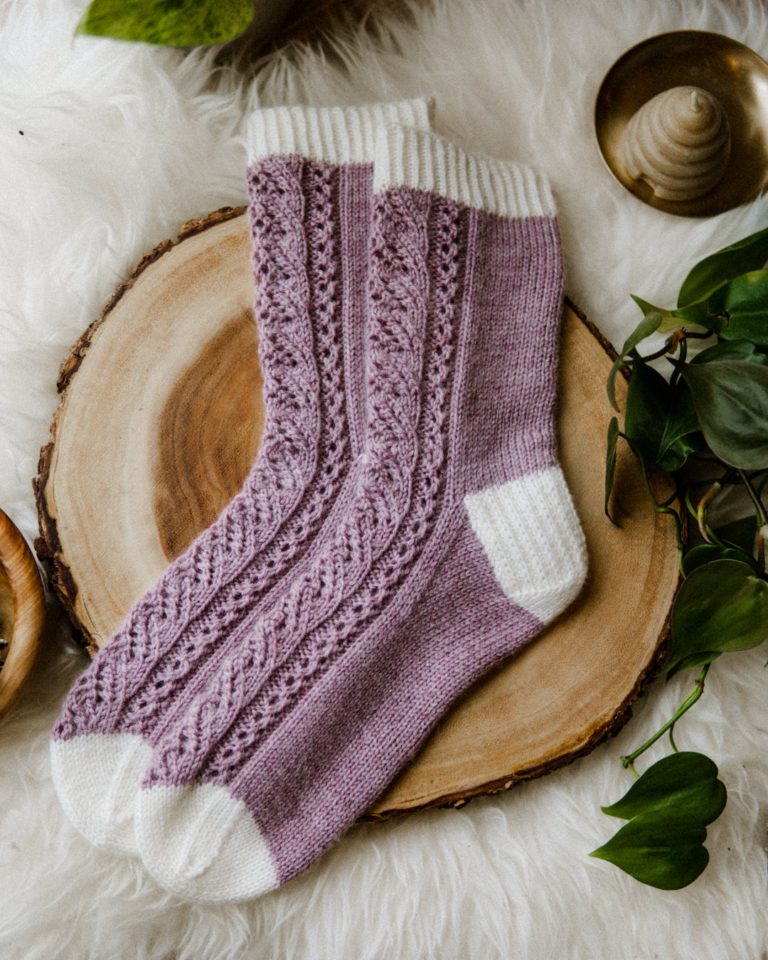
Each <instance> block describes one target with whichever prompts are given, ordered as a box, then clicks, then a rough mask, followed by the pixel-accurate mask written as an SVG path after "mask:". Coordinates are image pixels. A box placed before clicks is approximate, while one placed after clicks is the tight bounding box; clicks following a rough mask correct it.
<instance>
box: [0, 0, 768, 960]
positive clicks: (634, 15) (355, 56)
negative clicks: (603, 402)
mask: <svg viewBox="0 0 768 960" xmlns="http://www.w3.org/2000/svg"><path fill="white" fill-rule="evenodd" d="M83 6H84V0H5V2H3V3H1V4H0V143H1V144H2V148H1V149H0V197H1V198H2V201H1V203H0V338H1V339H0V344H1V347H2V349H0V456H1V457H2V460H0V464H1V466H2V469H0V504H1V505H2V506H3V507H4V508H5V509H6V510H7V511H8V512H9V513H10V514H11V515H12V516H13V517H14V518H15V520H16V521H17V523H19V525H20V526H21V527H22V528H23V530H24V532H25V533H26V534H27V535H28V536H30V537H32V536H34V534H35V532H36V516H35V509H34V504H33V499H32V494H31V488H30V481H31V478H32V476H33V474H34V473H35V468H36V460H37V455H38V451H39V448H40V445H41V444H42V443H43V442H44V441H45V439H46V436H47V432H48V424H49V421H50V417H51V414H52V412H53V409H54V407H55V404H56V394H55V388H54V383H55V379H56V372H57V368H58V365H59V363H60V362H61V360H62V359H63V358H64V356H65V355H66V354H67V352H68V350H69V347H70V345H71V343H72V342H73V341H74V340H75V338H76V337H77V336H78V334H79V333H80V332H81V330H82V329H83V328H84V327H85V326H86V325H87V324H88V323H89V321H90V320H91V319H92V318H93V316H94V315H95V314H96V313H97V312H98V311H99V309H100V307H101V305H102V304H103V302H104V301H105V300H106V298H107V297H108V295H109V294H110V292H111V291H112V289H113V288H114V286H115V285H116V284H117V282H118V281H119V280H120V279H121V278H123V277H125V276H126V274H127V273H128V272H129V271H130V270H131V267H132V266H133V264H134V263H135V262H136V260H137V259H138V258H139V257H140V255H141V254H142V253H143V252H145V251H146V250H147V249H149V248H150V247H151V246H152V245H153V244H155V243H157V242H158V241H159V240H161V239H163V238H164V237H166V236H170V235H173V234H174V233H175V231H176V229H177V228H178V226H179V225H180V224H181V222H182V221H184V220H185V219H187V218H189V217H192V216H196V215H198V214H202V213H205V212H206V211H208V210H210V209H212V208H215V207H218V206H221V205H223V204H226V203H239V202H243V201H244V196H245V193H244V184H243V151H242V148H241V146H240V144H239V142H238V139H237V134H238V130H239V127H240V123H241V120H242V116H243V114H244V111H245V110H246V109H247V108H248V106H253V105H255V104H257V103H258V102H263V103H278V102H300V101H304V102H314V103H326V104H330V103H336V102H361V101H367V100H378V99H383V98H390V97H395V96H406V95H412V94H415V93H435V94H436V96H437V103H438V125H439V127H440V129H441V130H442V131H443V132H444V133H448V134H450V135H453V136H455V137H456V138H458V139H459V140H460V141H462V142H463V143H465V144H468V145H471V146H473V147H481V148H483V149H484V150H485V151H487V152H489V153H491V154H497V155H499V156H506V157H513V158H516V159H519V160H523V161H527V162H530V163H534V164H537V165H539V166H541V167H543V168H544V169H545V170H546V171H547V172H548V173H549V174H550V176H551V178H552V180H553V183H554V187H555V192H556V197H557V201H558V205H559V209H560V216H561V224H562V229H563V235H564V244H565V251H566V257H567V268H568V288H569V291H570V293H571V295H572V296H573V297H574V299H575V300H576V302H577V303H579V304H580V305H581V307H582V308H583V309H585V310H586V311H587V313H588V314H589V315H590V316H591V317H592V319H593V320H594V321H595V322H596V323H597V324H598V325H599V326H600V327H601V328H602V330H603V331H604V332H605V333H606V334H607V335H608V336H609V337H610V338H611V339H612V340H613V341H614V342H615V343H618V342H619V341H620V340H622V339H623V337H624V335H625V334H626V332H627V331H628V330H629V329H630V328H631V327H632V326H633V325H634V324H635V322H636V320H637V314H636V308H635V307H634V306H633V305H632V304H631V303H630V302H629V300H628V295H629V293H630V292H637V293H639V294H641V295H643V296H646V297H648V298H649V299H652V300H654V301H660V302H668V301H670V300H671V299H672V297H673V295H674V293H675V292H676V290H677V286H678V285H679V283H680V281H681V279H682V277H683V275H684V274H685V272H686V271H687V268H688V266H689V265H690V263H691V262H692V261H693V260H694V259H696V258H698V257H700V256H702V255H704V254H705V253H707V252H709V251H711V250H712V249H715V248H716V247H719V246H721V245H723V244H725V243H727V242H729V241H733V240H735V239H737V238H738V237H740V236H742V235H745V234H746V233H748V232H750V231H752V230H755V229H758V228H759V227H762V226H765V222H766V213H768V198H763V199H761V200H760V201H758V202H756V203H754V204H752V205H751V206H749V207H746V208H743V209H740V210H736V211H732V212H730V213H728V214H725V215H722V216H720V217H718V218H715V219H710V220H703V221H694V220H682V219H677V218H673V217H669V216H665V215H664V214H660V213H657V212H654V211H653V210H650V209H649V208H647V207H644V206H643V205H641V204H640V203H639V202H637V201H635V200H634V198H633V197H631V196H630V195H629V194H628V193H626V192H625V191H624V190H623V189H622V188H621V187H620V186H619V185H618V184H617V183H616V182H615V181H614V180H613V179H612V178H611V176H610V175H609V174H608V173H607V172H606V170H605V169H604V167H603V165H602V161H601V160H600V157H599V155H598V152H597V148H596V146H595V141H594V136H593V128H592V107H593V101H594V97H595V93H596V90H597V87H598V85H599V82H600V79H601V78H602V76H603V75H604V73H605V71H606V70H607V69H608V67H609V66H610V65H611V63H612V62H613V61H614V60H615V59H616V57H617V56H618V55H619V54H621V53H622V52H623V51H624V50H625V49H627V48H628V47H629V46H631V45H632V44H634V43H635V42H637V41H639V40H641V39H643V38H644V37H647V36H650V35H652V34H654V33H658V32H662V31H666V30H672V29H678V28H701V29H709V30H715V31H720V32H724V33H727V34H729V35H731V36H733V37H735V38H736V39H739V40H742V41H744V42H747V43H749V44H750V45H751V46H752V47H753V48H754V49H756V50H757V51H759V52H763V53H765V52H766V51H768V10H766V8H765V6H764V5H763V4H761V3H760V2H758V0H753V2H751V3H747V2H742V3H729V2H725V0H721V2H715V0H709V2H701V0H676V2H669V0H665V2H661V0H656V2H641V3H638V2H636V0H616V2H613V3H607V2H605V0H545V2H535V3H534V2H528V3H524V2H519V0H515V2H513V0H473V2H471V3H468V2H465V0H435V2H434V3H433V4H432V5H431V6H430V5H428V4H425V3H416V2H415V0H411V11H410V12H411V17H410V19H409V18H407V17H402V16H400V17H398V16H395V15H394V14H388V15H387V18H385V19H381V20H379V21H377V22H376V23H374V24H373V25H370V24H369V26H373V27H374V29H373V30H372V31H371V32H368V33H363V31H361V30H357V31H352V32H351V33H347V34H344V35H343V38H342V34H338V36H339V37H340V39H338V42H337V48H336V54H337V55H336V56H335V57H328V56H323V55H320V54H319V53H318V52H317V51H313V50H312V49H304V48H294V49H292V50H289V51H288V52H287V53H284V54H283V55H281V56H277V57H275V58H273V59H272V60H270V61H268V62H266V63H265V64H264V65H263V66H262V68H261V70H260V72H259V74H258V76H257V78H256V80H255V82H253V83H249V84H238V82H237V78H233V77H231V76H220V77H212V72H211V65H210V59H209V58H207V57H205V56H198V55H194V56H189V57H186V58H184V57H183V56H182V55H180V54H179V53H176V52H173V51H167V50H159V49H151V48H144V47H141V46H138V45H131V44H119V43H114V42H111V41H109V40H96V39H90V38H83V37H80V38H77V39H73V30H74V26H75V24H76V22H77V19H78V15H79V13H80V12H81V10H82V8H83ZM216 84H218V87H217V86H216ZM606 415H607V410H606ZM595 495H596V496H599V492H598V491H596V492H595ZM617 602H620V599H619V598H617ZM50 633H51V635H50V637H49V641H48V645H47V650H46V656H45V659H44V663H43V665H42V666H41V668H40V670H39V673H38V676H37V678H36V681H35V683H34V685H33V686H32V687H31V688H30V689H29V691H28V693H27V695H26V696H25V697H24V699H23V700H22V702H21V703H20V704H19V705H18V707H17V708H16V709H14V710H13V712H12V713H11V714H10V715H8V716H7V717H6V718H5V720H4V721H3V722H2V724H1V725H0V891H2V907H1V908H0V956H2V958H3V960H17V958H19V960H38V958H39V960H55V958H62V960H111V958H115V960H123V958H125V960H143V958H148V960H149V958H151V960H171V958H174V960H192V958H194V960H234V958H254V960H256V958H259V960H283V958H286V960H287V958H290V960H346V958H350V960H352V958H354V960H373V958H385V957H387V958H398V960H428V958H436V960H454V958H455V960H475V958H477V960H480V958H483V960H494V958H500V960H510V958H525V960H577V958H590V960H600V958H605V960H608V958H611V960H617V958H618V960H650V958H664V960H679V958H686V960H687V958H696V960H759V958H760V957H761V956H762V955H763V951H765V950H766V948H768V930H767V929H766V919H765V918H766V893H768V884H767V882H766V857H765V853H764V850H763V847H764V844H765V841H766V835H765V824H766V817H767V816H768V810H767V809H766V793H767V791H766V788H767V787H768V761H767V760H766V753H767V751H766V743H768V740H767V739H766V738H767V737H768V723H767V721H766V714H765V671H764V669H763V666H764V662H765V650H764V649H762V650H758V651H753V652H751V653H747V654H739V655H734V656H731V657H726V658H724V659H723V661H721V662H719V663H718V664H717V665H716V667H715V668H714V669H713V670H712V673H711V679H710V680H709V682H708V685H707V691H706V694H705V696H704V698H703V699H702V700H701V701H700V703H699V704H698V705H697V706H696V708H695V710H694V711H693V712H692V713H691V714H689V715H688V716H687V717H686V718H685V720H684V721H683V722H682V723H681V724H680V726H679V729H678V731H677V739H678V742H679V744H680V746H681V747H682V748H687V749H699V750H702V751H704V752H706V753H708V754H709V755H711V756H712V757H714V758H716V760H717V762H718V763H719V765H720V770H721V775H722V777H723V779H724V780H725V781H726V783H727V785H728V788H729V802H728V806H727V807H726V810H725V813H724V814H723V816H722V817H721V818H720V819H719V820H718V821H717V822H716V823H715V824H714V825H713V826H712V827H711V828H710V830H709V839H708V847H709V849H710V851H711V854H712V863H711V865H710V867H709V868H708V869H707V871H706V872H705V873H704V875H703V876H702V877H701V878H700V879H699V880H698V881H696V883H695V884H693V885H692V886H691V887H689V888H687V889H685V890H682V891H679V892H674V893H662V892H660V891H657V890H654V889H652V888H650V887H645V886H641V885H640V884H638V883H636V882H635V881H633V880H631V879H630V878H629V877H627V876H626V875H624V874H623V873H621V872H620V871H619V870H617V869H616V868H614V867H612V866H610V865H609V864H607V863H604V862H601V861H598V860H595V859H593V858H589V857H588V856H587V854H588V851H589V850H591V849H593V848H594V847H596V846H598V845H599V844H600V843H602V842H604V841H605V840H606V839H607V838H608V837H609V836H610V835H611V834H612V832H613V831H614V829H615V827H616V825H617V823H616V822H615V821H612V820H609V819H608V818H607V817H605V816H604V815H603V814H602V813H601V812H600V810H599V805H600V804H604V803H608V802H611V801H613V800H615V799H617V798H618V797H619V796H620V795H621V794H622V793H623V792H624V791H625V790H626V788H627V787H628V785H629V776H628V774H627V773H626V772H624V771H623V770H622V768H621V765H620V763H619V756H620V755H621V754H622V753H625V752H627V751H628V750H630V749H631V748H632V747H633V746H635V745H637V744H638V743H641V742H642V741H643V740H644V739H645V738H646V737H647V736H648V735H650V733H651V732H653V730H655V729H657V727H658V726H659V725H660V724H661V723H662V722H663V721H664V720H665V719H666V718H667V717H668V716H669V715H670V714H671V712H672V710H673V709H674V706H675V705H676V704H677V703H678V702H679V701H680V699H681V698H682V696H683V695H684V694H685V693H686V692H687V690H688V689H689V687H690V684H691V677H690V675H689V674H686V675H683V676H678V677H676V678H675V679H674V680H673V681H672V682H670V683H669V684H665V683H664V682H663V680H659V681H657V682H656V683H655V684H654V685H653V687H652V688H651V690H650V691H649V693H648V695H647V697H646V698H645V700H644V701H642V702H641V703H640V704H639V706H638V708H637V709H636V711H635V717H634V719H633V720H632V721H631V722H630V724H629V725H628V726H627V727H626V728H625V730H624V731H623V732H622V733H621V734H620V735H619V736H618V737H617V738H616V739H614V740H612V741H610V742H608V743H607V744H604V745H603V746H601V747H599V748H598V749H597V750H595V751H594V752H593V753H592V754H591V755H590V756H589V757H587V758H585V759H582V760H579V761H578V762H576V763H574V764H572V765H571V766H569V767H567V768H565V769H563V770H560V771H559V772H557V773H555V774H552V775H550V776H548V777H546V778H545V779H542V780H538V781H535V782H531V783H528V784H526V785H523V786H519V787H516V788H515V789H513V790H512V791H511V792H509V793H507V794H503V795H499V796H495V797H490V798H483V799H478V800H475V801H473V802H472V803H471V804H469V805H468V806H467V807H465V808H463V809H461V810H438V811H433V812H428V813H424V814H417V815H413V816H410V817H407V818H403V819H400V820H398V821H394V822H391V823H387V824H383V825H363V826H360V827H357V828H355V829H354V830H353V831H352V833H351V834H350V835H348V836H347V837H346V838H345V839H344V840H343V841H342V842H341V843H339V844H338V845H337V846H336V847H335V848H334V849H333V850H332V851H331V852H330V853H329V854H328V855H326V856H325V857H324V858H323V859H322V860H321V861H320V862H319V863H318V864H317V865H316V867H315V868H314V869H312V870H311V871H310V872H309V873H308V874H306V875H305V876H303V877H301V878H299V879H298V880H296V881H294V882H292V883H291V884H290V885H288V886H287V887H286V888H285V889H283V890H280V891H278V892H276V893H275V894H273V895H270V896H268V897H265V898H264V899H263V900H261V901H258V902H255V903H252V904H245V905H239V906H226V907H218V908H204V907H200V906H190V905H188V904H185V903H184V902H182V901H179V900H177V899H175V898H173V897H171V896H167V895H164V894H163V893H162V892H160V891H158V889H157V888H156V886H155V885H154V884H153V883H152V882H151V881H150V880H149V879H148V877H147V876H146V874H145V873H144V872H143V870H142V868H141V866H140V865H139V864H138V863H134V862H130V861H128V860H123V859H120V858H118V857H114V856H110V855H107V854H103V853H100V852H97V851H96V850H94V849H92V848H91V847H90V846H89V845H88V844H87V843H86V842H85V841H84V840H81V839H80V837H79V836H78V835H77V834H76V833H75V832H74V831H73V829H72V828H71V827H70V826H69V824H68V823H67V821H66V820H65V818H64V816H63V814H62V812H61V811H60V809H59V806H58V804H57V802H56V800H55V798H54V795H53V790H52V786H51V780H50V772H49V767H48V753H47V738H48V732H49V729H50V727H51V725H52V723H53V719H54V716H55V715H56V712H57V710H58V706H59V703H60V701H61V699H62V697H63V695H64V693H65V691H66V690H67V688H68V687H69V685H70V684H71V682H72V680H73V678H74V676H75V675H76V673H77V672H78V671H79V670H81V669H82V668H83V667H84V666H85V660H84V658H83V656H82V655H81V654H79V653H78V652H77V651H76V650H75V649H74V647H73V646H72V645H71V644H70V643H68V642H67V639H66V637H67V630H66V626H65V625H64V624H63V623H59V624H54V627H53V629H52V630H51V632H50ZM665 751H666V748H659V749H658V750H657V751H656V752H651V755H650V756H648V757H647V758H646V757H644V758H643V759H642V761H641V766H644V765H645V764H646V763H649V762H651V761H652V760H653V759H654V758H655V757H657V756H660V755H661V754H662V753H663V752H665Z"/></svg>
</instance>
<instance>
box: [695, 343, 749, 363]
mask: <svg viewBox="0 0 768 960" xmlns="http://www.w3.org/2000/svg"><path fill="white" fill-rule="evenodd" d="M766 359H768V358H766V357H765V355H764V354H762V353H758V352H757V349H756V347H755V345H754V343H750V342H749V341H748V340H723V341H722V342H721V343H715V344H713V346H711V347H707V349H706V350H702V351H701V352H700V353H697V354H696V356H695V357H694V358H693V360H691V363H712V362H713V361H715V360H751V361H752V362H753V363H764V362H765V360H766Z"/></svg>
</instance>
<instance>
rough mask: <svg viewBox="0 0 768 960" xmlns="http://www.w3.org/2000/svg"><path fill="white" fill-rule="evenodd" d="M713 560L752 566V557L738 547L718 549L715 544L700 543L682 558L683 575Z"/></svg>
mask: <svg viewBox="0 0 768 960" xmlns="http://www.w3.org/2000/svg"><path fill="white" fill-rule="evenodd" d="M713 560H738V561H740V562H741V563H748V564H749V565H750V566H754V561H753V559H752V555H751V554H748V553H745V552H744V551H743V550H740V549H739V548H738V547H718V546H717V544H715V543H700V544H699V545H698V546H695V547H693V549H691V550H689V551H688V552H687V553H686V554H685V556H684V557H683V574H684V575H685V576H686V577H687V576H688V574H689V573H693V571H694V570H695V569H696V568H697V567H703V566H704V564H705V563H711V562H712V561H713Z"/></svg>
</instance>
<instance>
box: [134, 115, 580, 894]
mask: <svg viewBox="0 0 768 960" xmlns="http://www.w3.org/2000/svg"><path fill="white" fill-rule="evenodd" d="M375 187H376V193H375V197H374V227H373V240H372V253H371V264H370V292H369V299H370V311H371V312H370V321H369V331H368V365H367V374H368V427H367V430H368V447H367V451H366V463H365V469H364V470H363V471H362V472H361V473H360V475H359V476H358V477H357V485H356V487H355V490H354V496H353V497H352V499H351V500H350V502H349V504H348V505H347V507H346V509H345V511H344V513H343V516H341V517H340V519H339V520H338V523H337V525H336V527H335V529H334V531H333V534H332V536H330V537H328V538H327V539H324V540H323V542H322V545H321V547H322V549H321V550H320V552H319V553H318V555H317V556H316V557H315V558H314V559H313V562H312V563H311V564H310V565H309V566H308V567H307V568H306V569H305V570H304V571H303V572H302V575H301V576H299V577H294V578H292V579H291V581H290V583H289V584H287V585H286V588H285V589H281V590H280V591H279V593H277V592H275V593H274V594H273V596H272V598H271V604H270V607H269V609H268V611H266V613H262V614H261V615H259V616H256V617H253V618H249V620H248V621H247V622H244V623H243V625H242V628H241V629H240V630H239V631H238V648H237V650H236V651H235V652H234V655H233V656H232V658H231V659H230V660H228V661H222V662H221V664H220V670H219V673H218V675H217V677H216V679H215V681H214V682H213V683H211V684H210V686H209V687H208V688H207V689H206V690H205V691H204V692H203V693H202V694H201V695H200V696H199V697H198V698H197V699H196V700H195V702H194V703H193V704H192V705H191V706H190V708H189V709H188V710H187V711H185V713H184V716H183V718H181V723H180V726H179V727H178V728H177V729H176V730H175V731H174V732H173V735H172V736H168V737H166V738H164V739H163V741H162V742H161V743H160V745H159V746H158V749H157V750H156V751H155V756H154V759H153V763H152V766H151V768H150V770H149V772H148V773H147V775H146V777H145V780H144V785H143V789H142V790H141V791H140V794H139V798H138V809H137V814H136V827H137V837H138V842H139V851H140V854H141V856H142V858H143V860H144V862H145V864H146V866H147V867H148V868H149V870H150V872H152V873H153V874H154V876H155V877H156V879H157V880H158V881H159V882H160V883H162V884H163V885H164V886H166V887H167V888H169V889H172V890H174V891H176V892H178V893H180V894H182V895H184V896H188V897H191V898H194V899H200V900H205V901H219V900H222V901H223V900H233V899H242V898H249V897H253V896H255V895H258V894H260V893H263V892H265V891H267V890H271V889H274V888H275V887H277V886H280V885H281V884H283V883H285V882H286V881H287V880H290V879H291V878H292V877H294V876H296V875H297V874H299V873H301V872H302V871H303V870H305V869H306V868H307V867H308V866H309V865H310V864H311V863H313V862H314V861H315V860H316V859H317V858H318V857H319V856H320V855H321V854H322V852H323V851H324V850H325V849H326V848H327V847H328V846H329V845H330V844H331V843H332V842H333V841H334V840H336V839H337V838H338V837H340V836H341V835H342V834H343V832H344V831H345V830H346V829H347V828H348V827H349V826H350V825H351V824H352V823H354V821H355V820H356V818H357V817H359V815H360V814H361V813H363V812H364V811H365V810H366V809H367V807H368V806H369V805H370V804H371V803H373V802H374V801H375V799H376V798H377V796H379V795H380V794H381V792H382V791H383V790H384V789H385V788H386V787H387V785H388V784H389V783H390V782H391V781H392V779H393V778H394V777H395V775H396V774H397V773H398V772H399V771H400V770H401V768H402V767H403V766H404V764H406V763H407V762H408V761H409V760H410V758H412V757H413V755H414V754H415V752H416V751H417V749H418V748H419V746H420V745H421V744H422V742H423V741H424V739H425V737H426V736H427V734H428V733H429V731H430V730H431V729H432V728H433V726H434V724H435V723H436V721H437V720H438V718H439V717H440V716H441V715H442V714H443V712H444V711H445V710H446V708H447V707H448V706H449V704H450V703H451V702H452V701H453V700H454V699H455V698H456V697H457V695H458V694H460V693H461V692H462V691H464V690H465V689H466V688H467V687H468V686H469V685H470V684H471V683H473V682H474V681H475V680H476V679H477V678H478V677H479V676H480V675H482V674H483V673H484V672H485V671H487V670H488V669H489V668H490V667H491V666H493V665H494V664H496V663H498V662H499V661H500V660H502V659H503V658H505V657H508V656H509V655H510V654H512V653H514V652H515V651H517V650H518V649H519V648H520V647H521V646H522V645H523V644H525V643H527V642H528V641H530V640H531V639H532V638H533V637H534V636H536V634H537V633H539V631H540V630H541V629H542V626H543V625H544V624H546V623H548V622H549V621H551V620H552V619H553V618H554V617H556V616H557V615H558V614H559V613H560V612H561V611H562V610H564V609H565V607H567V606H568V604H569V603H570V602H571V601H572V600H573V599H574V598H575V596H576V595H577V594H578V592H579V590H580V588H581V586H582V583H583V581H584V577H585V575H586V553H585V545H584V539H583V534H582V531H581V528H580V525H579V521H578V518H577V515H576V512H575V509H574V507H573V503H572V500H571V497H570V494H569V492H568V489H567V487H566V484H565V481H564V478H563V475H562V472H561V469H560V467H559V466H558V462H557V450H556V436H555V421H554V407H555V390H556V367H557V351H558V333H559V319H560V313H561V307H562V302H561V297H562V280H561V258H560V248H559V240H558V234H557V228H556V223H555V219H554V208H553V202H552V198H551V194H550V191H549V188H548V186H547V184H546V182H545V180H544V179H543V177H541V176H539V175H538V174H536V173H534V172H533V171H531V170H529V169H527V168H523V167H519V166H516V165H511V164H507V163H503V162H501V161H497V160H492V159H488V158H482V157H476V156H470V155H468V154H466V153H464V152H463V151H461V150H460V149H459V148H457V147H456V146H455V145H453V144H450V143H448V142H446V141H444V140H442V139H440V138H438V137H436V136H434V135H431V134H429V133H421V132H417V131H414V130H406V129H404V128H402V127H391V128H390V127H385V128H383V129H382V130H381V131H380V132H379V140H378V146H377V154H376V160H375Z"/></svg>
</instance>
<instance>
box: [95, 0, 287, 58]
mask: <svg viewBox="0 0 768 960" xmlns="http://www.w3.org/2000/svg"><path fill="white" fill-rule="evenodd" d="M292 2H293V0H132V2H130V3H126V2H125V0H91V3H90V4H89V5H88V8H87V9H86V11H85V14H84V15H83V17H82V19H81V21H80V24H79V25H78V28H77V32H78V33H84V34H90V35H92V36H100V37H112V38H114V39H117V40H133V41H139V42H142V43H155V44H163V45H165V46H170V47H197V46H212V45H215V44H219V43H226V42H228V41H230V40H234V39H235V38H236V37H239V36H241V35H242V34H243V33H245V31H246V30H248V29H249V28H251V30H252V31H253V32H255V33H257V34H258V35H259V37H260V38H261V39H263V38H264V37H265V36H266V35H267V33H268V32H269V30H271V29H272V28H274V27H275V26H277V24H278V23H279V22H280V20H281V19H282V17H283V16H284V15H285V14H286V13H287V11H288V8H289V7H290V6H291V5H292Z"/></svg>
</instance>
